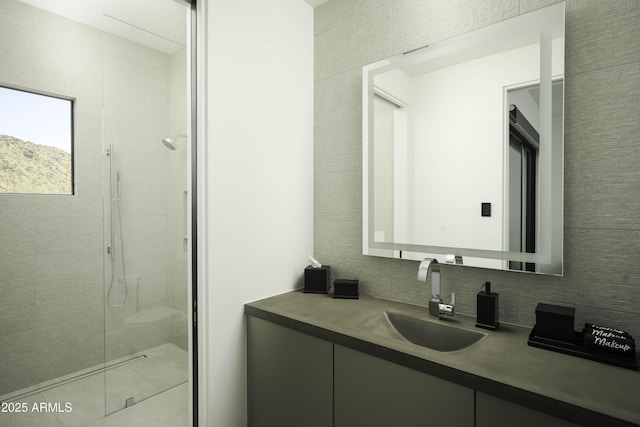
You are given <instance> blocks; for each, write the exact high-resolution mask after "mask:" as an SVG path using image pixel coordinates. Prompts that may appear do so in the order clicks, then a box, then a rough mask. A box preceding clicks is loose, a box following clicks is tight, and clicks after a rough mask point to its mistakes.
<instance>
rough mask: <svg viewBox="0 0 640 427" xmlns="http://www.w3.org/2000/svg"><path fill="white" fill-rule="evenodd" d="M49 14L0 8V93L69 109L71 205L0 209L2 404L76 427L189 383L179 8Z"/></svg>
mask: <svg viewBox="0 0 640 427" xmlns="http://www.w3.org/2000/svg"><path fill="white" fill-rule="evenodd" d="M141 1H142V0H141ZM60 3H61V2H46V1H41V0H22V1H19V0H0V28H3V29H4V30H6V31H2V32H0V55H2V57H3V61H2V62H0V86H1V87H7V88H12V89H18V90H20V91H24V92H26V93H34V94H44V95H47V96H49V95H53V96H57V97H62V98H65V99H70V100H71V101H72V105H73V107H72V108H73V114H72V123H71V124H70V126H71V127H72V129H73V144H72V152H71V153H69V154H70V155H71V158H72V159H73V191H72V193H73V194H71V195H69V194H56V193H53V194H41V193H38V192H34V193H30V194H22V193H17V192H16V193H2V194H0V235H1V236H2V244H0V291H1V292H2V294H3V298H0V361H2V363H0V400H1V401H2V402H3V403H5V404H6V403H8V402H20V403H23V402H28V403H29V402H47V403H52V404H53V402H58V403H62V405H63V406H62V407H63V408H64V404H66V403H68V404H69V407H70V408H71V410H70V411H66V412H65V411H64V410H62V411H59V413H53V411H49V413H47V414H35V413H32V412H30V413H28V414H24V416H25V417H31V418H33V419H35V418H38V417H41V418H42V420H44V419H45V418H43V417H47V416H48V417H55V418H51V419H52V420H54V419H55V420H56V422H59V423H61V424H63V425H82V424H83V423H86V422H89V421H91V420H92V419H95V418H97V417H100V416H105V415H107V414H110V413H113V412H115V411H119V410H121V409H124V408H126V407H128V406H131V405H135V404H136V403H139V402H141V401H143V400H145V399H147V398H150V397H152V396H155V395H157V394H158V393H161V392H163V391H165V390H168V389H171V388H174V387H177V386H179V385H180V384H184V383H185V382H187V381H188V379H189V375H188V373H189V359H190V357H189V347H190V343H189V331H190V329H189V325H188V323H189V322H188V312H189V302H188V301H189V292H190V286H189V283H188V276H189V262H188V259H189V256H190V254H189V250H190V236H189V230H190V218H189V215H188V206H189V205H190V191H189V181H188V179H187V175H188V161H189V158H190V144H189V141H190V138H189V136H188V135H190V129H189V126H190V121H189V120H188V117H187V115H188V107H187V106H188V97H189V95H188V90H187V88H188V84H189V82H188V76H189V72H188V70H189V64H188V59H189V58H188V54H187V45H188V42H187V37H186V35H187V31H188V30H187V27H188V22H187V18H188V16H189V8H188V6H187V5H186V4H180V3H179V2H176V1H175V0H153V1H149V2H147V3H148V4H149V7H145V6H144V5H142V3H141V2H136V6H139V7H140V8H139V10H138V11H135V10H127V11H122V10H119V9H118V7H120V6H122V4H123V3H122V2H113V3H114V5H110V4H109V3H110V2H109V1H106V2H96V5H100V8H98V9H96V10H94V11H93V12H94V13H93V15H92V16H91V17H89V16H88V13H85V14H84V15H83V14H78V13H74V11H70V10H68V9H67V10H64V9H60V10H57V9H55V8H56V7H59V6H60ZM102 7H104V9H102ZM151 8H153V14H152V13H150V10H152V9H151ZM45 9H46V10H45ZM85 12H88V9H87V10H85ZM150 16H152V17H151V18H149V17H150ZM164 28H170V31H169V32H165V31H164V30H163V29H164ZM28 120H29V121H30V122H31V123H32V127H38V125H39V121H44V120H45V118H42V117H37V116H34V117H29V118H28ZM7 132H8V131H7ZM7 132H5V130H4V129H3V124H2V121H0V150H1V149H4V148H6V147H3V146H2V144H3V143H4V141H5V140H6V138H5V139H3V137H2V135H5V134H6V133H7ZM9 136H11V137H12V138H13V137H15V135H9ZM167 140H169V142H170V143H171V144H167V142H165V141H167ZM23 142H24V144H26V145H25V146H28V147H32V146H35V145H41V146H43V145H47V144H48V142H47V140H46V139H43V140H42V141H39V140H33V141H23ZM21 143H22V142H21ZM28 144H35V145H28ZM168 145H172V147H173V148H172V149H168ZM23 151H24V150H23ZM24 152H25V153H26V151H24ZM3 153H4V152H3ZM33 157H34V156H33V155H31V158H33ZM5 160H6V159H0V172H3V173H11V170H14V169H15V168H14V169H11V168H12V166H11V165H9V166H7V162H6V161H5ZM2 168H4V169H2ZM50 169H51V168H49V169H47V168H45V170H46V171H49V170H50ZM47 173H48V172H47ZM74 387H75V388H74ZM184 390H185V393H186V390H187V388H186V387H185V388H184ZM186 401H187V399H186V396H185V398H184V402H185V405H186ZM187 413H188V408H186V407H185V408H184V414H185V419H186V416H187V415H186V414H187ZM18 415H19V414H0V426H4V425H7V426H9V425H16V422H19V421H22V422H24V421H25V420H26V419H30V418H25V419H22V420H20V419H18V418H17V416H18ZM12 417H13V418H12ZM42 420H41V421H42ZM53 425H57V424H53Z"/></svg>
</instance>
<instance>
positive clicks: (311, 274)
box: [303, 265, 331, 294]
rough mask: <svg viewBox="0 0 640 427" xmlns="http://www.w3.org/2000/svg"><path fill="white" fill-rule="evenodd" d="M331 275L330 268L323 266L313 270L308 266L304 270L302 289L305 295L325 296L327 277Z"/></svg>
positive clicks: (327, 287) (327, 289)
mask: <svg viewBox="0 0 640 427" xmlns="http://www.w3.org/2000/svg"><path fill="white" fill-rule="evenodd" d="M330 275H331V267H329V266H328V265H323V266H322V267H320V268H314V267H312V266H310V265H308V266H307V267H306V268H305V269H304V289H303V292H305V293H313V294H326V293H329V287H330V285H329V276H330Z"/></svg>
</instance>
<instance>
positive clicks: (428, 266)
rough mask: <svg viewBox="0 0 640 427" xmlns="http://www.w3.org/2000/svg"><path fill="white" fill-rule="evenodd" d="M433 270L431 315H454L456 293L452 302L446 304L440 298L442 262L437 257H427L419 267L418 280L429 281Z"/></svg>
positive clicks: (452, 297) (430, 301)
mask: <svg viewBox="0 0 640 427" xmlns="http://www.w3.org/2000/svg"><path fill="white" fill-rule="evenodd" d="M429 271H431V299H429V315H430V316H432V317H437V318H440V315H442V314H446V315H447V316H453V315H454V314H455V304H456V294H454V293H452V294H451V303H450V304H445V303H444V300H442V298H440V264H438V260H437V259H435V258H425V259H423V260H422V262H421V263H420V266H419V267H418V280H419V281H421V282H426V281H427V275H428V274H429Z"/></svg>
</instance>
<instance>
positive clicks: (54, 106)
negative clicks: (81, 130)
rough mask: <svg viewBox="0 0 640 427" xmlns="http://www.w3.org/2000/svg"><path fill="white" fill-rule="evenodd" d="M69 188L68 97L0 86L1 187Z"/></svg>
mask: <svg viewBox="0 0 640 427" xmlns="http://www.w3.org/2000/svg"><path fill="white" fill-rule="evenodd" d="M73 188H74V186H73V100H72V99H69V98H64V97H60V96H52V95H45V94H42V93H36V92H31V91H28V90H24V89H14V88H9V87H2V86H0V193H22V194H25V193H30V194H73Z"/></svg>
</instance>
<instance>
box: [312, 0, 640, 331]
mask: <svg viewBox="0 0 640 427" xmlns="http://www.w3.org/2000/svg"><path fill="white" fill-rule="evenodd" d="M347 3H348V4H347ZM551 3H555V1H553V0H520V1H510V0H505V1H498V2H496V1H491V2H488V1H487V2H463V1H453V2H451V1H448V0H442V1H438V0H433V1H418V0H416V1H413V0H410V1H406V0H405V1H398V0H394V1H392V2H391V8H392V10H391V14H390V17H389V19H390V20H391V25H390V32H388V33H387V34H380V32H379V31H378V32H376V34H371V39H370V40H378V41H379V43H380V45H379V46H378V49H379V52H384V51H385V49H387V46H390V52H389V54H390V55H395V54H400V53H402V52H403V51H406V50H409V49H412V48H415V47H419V46H422V45H424V44H425V43H430V42H432V41H434V40H436V41H437V40H441V39H444V38H447V37H450V36H453V35H456V34H461V33H463V32H465V31H469V30H472V29H476V28H479V27H482V26H485V25H488V24H491V23H494V22H498V21H501V20H503V19H506V18H509V17H513V16H516V15H518V14H520V13H526V12H528V11H531V10H534V9H537V8H539V7H543V6H546V5H547V4H551ZM388 6H389V3H388V2H383V1H380V2H378V1H376V2H371V3H369V2H364V1H363V2H343V1H338V0H330V1H329V2H327V3H325V4H323V5H322V6H320V7H319V8H317V9H316V52H315V62H316V64H322V65H318V67H321V68H320V71H321V72H322V73H324V74H325V75H318V74H316V77H315V78H316V81H315V133H314V141H315V142H314V144H315V148H314V150H315V151H314V155H315V161H314V167H315V193H316V194H315V197H314V203H315V207H314V213H315V218H314V236H315V243H314V250H315V255H316V256H317V257H318V259H320V260H321V262H323V263H327V264H330V265H331V268H332V276H333V277H351V278H359V279H360V280H361V282H360V283H361V288H362V291H363V293H364V294H369V295H376V296H380V297H383V298H388V299H393V300H398V301H403V302H406V303H410V304H416V305H420V306H426V305H427V298H428V294H429V292H430V290H429V288H428V286H427V284H425V283H423V282H418V281H417V280H416V274H417V269H418V263H417V262H415V261H405V260H390V259H383V258H376V257H369V256H363V255H361V254H362V248H361V237H362V229H361V218H362V206H361V205H362V202H361V188H362V187H361V186H362V182H361V181H362V179H361V162H362V160H361V148H360V146H361V143H362V142H361V136H362V135H361V134H362V131H361V116H362V108H361V107H362V105H361V104H362V102H361V97H362V88H361V85H362V80H361V79H362V77H361V69H360V67H361V66H363V65H366V63H364V62H362V61H364V60H365V58H361V59H360V61H361V63H359V64H357V63H356V62H355V61H354V62H349V61H350V60H349V59H347V57H348V55H349V54H350V52H349V51H348V48H347V44H345V43H339V42H338V43H333V45H331V44H332V43H330V42H329V41H327V40H329V39H330V38H332V37H333V38H334V39H335V38H337V37H336V36H335V35H332V34H331V32H332V31H333V32H335V34H340V35H341V37H342V38H344V39H345V40H349V38H350V37H354V38H358V37H366V36H365V35H362V34H360V33H359V32H358V33H357V34H354V35H353V36H351V35H349V34H348V32H349V28H350V27H352V26H354V25H355V24H356V23H357V22H361V21H362V19H363V17H366V16H376V14H379V13H380V11H379V10H378V9H380V8H386V7H388ZM639 7H640V4H639V3H638V2H636V1H626V0H621V1H620V2H619V3H615V4H609V3H606V4H605V3H602V2H598V1H595V0H587V1H583V0H567V1H566V31H567V36H566V81H565V115H566V120H565V192H564V214H565V219H564V223H565V230H564V246H565V248H564V276H562V277H558V276H541V275H535V274H526V273H514V272H505V271H496V270H488V269H482V268H472V267H456V266H443V271H442V282H443V293H444V296H445V297H446V298H448V294H449V293H451V292H455V293H456V300H457V310H458V311H459V312H461V313H466V314H471V315H474V314H475V296H476V294H477V292H478V290H479V288H480V286H481V285H482V284H483V283H484V282H485V281H487V280H488V281H491V282H492V285H493V288H494V289H495V290H496V291H497V292H500V294H501V304H500V306H501V307H500V310H501V311H500V316H501V319H502V320H503V321H506V322H512V323H516V324H521V325H525V326H531V325H533V324H534V323H535V306H536V304H537V303H538V302H547V303H554V304H560V305H570V306H575V307H576V308H577V322H576V327H579V324H580V322H584V321H586V320H591V321H596V322H602V323H605V324H609V325H615V326H618V327H621V328H623V329H625V328H626V329H628V330H629V332H631V333H632V334H634V335H636V336H639V335H640V315H639V314H638V311H637V307H638V306H639V305H640V286H639V284H640V271H639V270H638V266H637V264H638V263H637V260H638V259H639V257H640V244H639V243H638V242H639V241H640V239H639V238H638V237H640V236H639V235H638V233H639V232H640V229H639V228H638V224H639V223H640V217H639V214H638V212H640V199H639V197H640V196H639V194H640V193H638V191H637V189H636V188H635V187H637V185H636V184H637V182H638V180H639V178H640V176H639V175H638V172H637V171H638V168H637V164H638V163H639V162H640V150H638V148H637V147H638V146H639V145H640V144H639V142H640V141H639V140H638V135H640V132H639V131H640V129H639V127H638V126H640V125H639V122H638V120H637V112H638V111H640V105H638V99H640V96H638V95H639V93H638V92H639V91H640V80H638V78H637V76H638V75H640V68H638V67H640V60H639V59H638V58H640V55H638V50H639V49H640V47H639V46H640V31H638V30H639V29H640V18H639V17H638V8H639ZM363 28H366V26H365V27H361V28H360V29H358V31H361V30H362V29H363ZM380 28H381V29H388V28H389V26H383V27H380ZM368 31H373V29H372V28H370V29H369V30H368ZM389 43H390V44H389ZM367 50H369V51H372V52H373V51H375V50H376V47H375V46H370V45H368V46H367ZM366 59H370V58H366ZM350 67H351V68H350ZM332 73H335V74H332Z"/></svg>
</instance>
